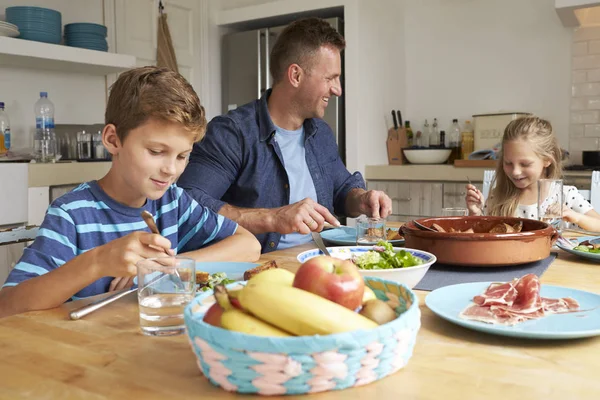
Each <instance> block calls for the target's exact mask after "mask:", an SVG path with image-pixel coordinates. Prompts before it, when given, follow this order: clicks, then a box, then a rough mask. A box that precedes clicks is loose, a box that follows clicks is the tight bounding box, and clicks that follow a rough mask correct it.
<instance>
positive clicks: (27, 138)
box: [0, 0, 106, 148]
mask: <svg viewBox="0 0 600 400" xmlns="http://www.w3.org/2000/svg"><path fill="white" fill-rule="evenodd" d="M23 3H24V2H23V1H22V0H21V1H19V0H0V19H2V20H4V9H5V7H10V6H16V5H24V4H23ZM26 3H27V5H30V6H40V7H46V8H52V9H55V10H57V11H60V12H61V13H62V24H63V26H64V25H65V24H68V23H71V22H95V23H103V5H102V0H85V1H80V0H27V2H26ZM40 91H47V92H48V97H49V98H50V99H51V100H52V102H53V103H54V106H55V109H56V115H55V122H56V123H57V124H90V123H97V122H103V121H104V108H105V105H106V98H105V78H104V77H101V76H89V75H83V74H69V73H61V72H51V71H45V70H42V69H40V70H34V69H29V70H26V69H18V68H7V67H1V66H0V101H4V102H5V103H6V111H7V112H8V114H9V117H10V122H11V129H12V137H13V145H14V147H15V148H22V147H27V146H31V145H32V143H33V136H32V132H33V131H34V130H35V117H34V112H33V105H34V103H35V102H36V101H37V99H38V98H39V92H40Z"/></svg>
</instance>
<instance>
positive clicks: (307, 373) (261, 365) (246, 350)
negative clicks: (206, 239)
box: [184, 278, 421, 395]
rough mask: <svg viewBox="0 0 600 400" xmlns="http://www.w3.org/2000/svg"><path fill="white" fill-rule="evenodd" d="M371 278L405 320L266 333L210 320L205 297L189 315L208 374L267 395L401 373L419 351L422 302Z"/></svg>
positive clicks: (235, 388)
mask: <svg viewBox="0 0 600 400" xmlns="http://www.w3.org/2000/svg"><path fill="white" fill-rule="evenodd" d="M365 282H366V283H367V285H368V286H369V287H370V288H371V289H373V291H374V292H375V294H376V296H377V298H379V299H381V300H384V301H387V302H388V304H392V305H393V306H394V308H395V310H396V312H397V314H398V317H397V318H396V319H395V320H393V321H391V322H389V323H387V324H384V325H381V326H379V327H377V328H375V329H371V330H358V331H353V332H346V333H339V334H334V335H326V336H319V335H315V336H297V337H290V338H265V337H259V336H252V335H246V334H242V333H238V332H233V331H228V330H225V329H221V328H217V327H214V326H211V325H209V324H207V323H205V322H204V321H202V318H203V317H204V313H205V312H206V310H207V309H208V307H209V306H210V304H212V303H213V299H214V298H213V296H212V292H206V293H203V294H201V295H199V296H198V297H196V298H195V299H194V300H193V301H192V302H191V303H190V304H189V305H188V306H187V307H186V309H185V313H184V316H185V323H186V326H187V333H188V337H189V340H190V345H191V346H192V349H193V351H194V353H195V354H196V357H197V362H198V367H199V368H200V371H201V372H202V374H204V376H206V377H207V378H208V380H209V381H210V382H211V383H213V384H214V385H216V386H220V387H222V388H223V389H225V390H228V391H232V392H239V393H257V394H261V395H283V394H304V393H316V392H322V391H327V390H339V389H346V388H349V387H355V386H361V385H366V384H368V383H371V382H373V381H376V380H378V379H381V378H384V377H386V376H387V375H390V374H393V373H394V372H396V371H398V370H399V369H401V368H403V367H404V366H405V365H406V364H407V363H408V360H409V359H410V357H411V356H412V351H413V347H414V345H415V341H416V337H417V333H418V331H419V328H420V326H421V313H420V311H419V304H418V299H417V297H416V295H415V294H414V292H412V291H411V290H410V289H409V288H408V287H406V286H404V285H401V284H398V283H395V282H391V281H386V280H382V279H378V278H365Z"/></svg>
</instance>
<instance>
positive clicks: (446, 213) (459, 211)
mask: <svg viewBox="0 0 600 400" xmlns="http://www.w3.org/2000/svg"><path fill="white" fill-rule="evenodd" d="M467 215H469V210H468V209H466V208H464V207H446V208H442V217H466V216H467Z"/></svg>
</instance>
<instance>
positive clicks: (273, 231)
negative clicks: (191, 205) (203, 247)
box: [178, 18, 392, 252]
mask: <svg viewBox="0 0 600 400" xmlns="http://www.w3.org/2000/svg"><path fill="white" fill-rule="evenodd" d="M345 46H346V43H345V41H344V38H343V37H342V36H341V35H340V34H339V33H338V32H337V31H336V30H335V29H334V28H332V27H331V26H330V25H329V24H328V23H327V22H326V21H324V20H322V19H319V18H306V19H302V20H298V21H296V22H294V23H292V24H291V25H289V26H288V27H287V28H286V29H285V30H284V31H283V32H282V33H281V35H280V36H279V38H278V39H277V42H276V43H275V46H274V47H273V50H272V52H271V54H270V69H271V70H270V72H271V75H272V76H273V88H272V89H271V90H268V91H267V92H266V93H265V95H264V96H263V97H262V98H260V99H259V100H256V101H254V102H252V103H249V104H246V105H244V106H241V107H239V108H237V109H236V110H233V111H230V112H229V113H227V115H224V116H220V117H216V118H214V119H213V120H212V121H211V122H210V124H209V125H208V131H207V133H206V137H205V139H204V140H203V141H202V142H200V143H198V144H196V145H195V146H194V150H193V152H192V155H191V157H190V162H189V164H188V166H187V167H186V169H185V171H184V173H183V174H182V176H181V178H180V180H179V182H178V184H179V185H180V186H182V187H183V188H184V189H186V190H187V191H188V192H189V193H190V195H191V196H192V197H193V198H195V199H196V200H197V201H198V202H200V204H202V205H204V206H207V207H209V208H211V209H213V210H214V211H216V212H218V213H220V214H222V215H224V216H226V217H228V218H230V219H232V220H234V221H236V222H237V223H238V224H240V225H241V226H243V227H245V228H246V229H248V230H249V231H251V232H252V233H254V234H255V235H256V236H257V238H258V240H259V241H260V242H261V245H262V251H263V252H268V251H272V250H275V249H283V248H287V247H291V246H294V245H297V244H301V243H306V242H308V241H310V240H311V238H310V235H309V233H310V232H311V231H321V230H322V229H323V224H324V223H325V222H328V223H330V224H332V225H336V226H337V225H339V222H338V220H337V219H336V218H335V217H334V216H333V213H335V214H338V215H346V216H348V217H357V216H359V215H361V214H367V215H369V216H375V217H379V216H381V217H387V216H388V215H389V214H390V213H391V208H392V207H391V200H390V198H389V197H388V196H387V195H385V194H384V193H383V192H381V191H375V190H370V191H366V190H365V182H364V180H363V178H362V176H361V175H360V173H358V172H355V173H354V174H350V173H349V172H348V170H347V169H346V167H345V166H344V164H343V163H342V161H341V159H340V157H339V155H338V150H337V145H336V143H335V137H334V135H333V132H332V131H331V128H330V127H329V126H328V125H327V124H326V123H325V122H324V121H323V120H322V118H323V115H324V114H325V108H326V107H327V103H328V101H329V98H330V97H331V96H340V95H341V94H342V89H341V85H340V74H341V55H340V52H341V51H342V50H343V49H344V47H345ZM242 68H243V67H242Z"/></svg>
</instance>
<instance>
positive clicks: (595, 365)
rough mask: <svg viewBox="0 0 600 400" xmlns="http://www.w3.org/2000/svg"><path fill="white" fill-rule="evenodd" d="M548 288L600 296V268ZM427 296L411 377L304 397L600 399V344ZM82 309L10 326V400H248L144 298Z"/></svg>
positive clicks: (1, 365) (6, 348)
mask: <svg viewBox="0 0 600 400" xmlns="http://www.w3.org/2000/svg"><path fill="white" fill-rule="evenodd" d="M313 247H314V245H312V244H311V245H305V246H301V247H298V248H294V249H288V250H283V251H276V252H273V253H269V254H265V255H264V256H263V257H262V258H261V261H266V260H276V261H277V263H278V264H279V265H280V266H282V267H286V268H289V269H291V270H295V269H296V268H297V267H298V265H299V264H298V262H297V261H296V255H297V254H298V253H299V252H300V251H303V250H305V249H308V248H313ZM542 283H545V284H556V285H561V286H568V287H572V288H577V289H582V290H588V291H591V292H596V293H599V292H600V264H594V263H592V262H588V261H584V260H582V259H579V258H577V257H575V256H572V255H570V254H567V253H564V252H560V254H559V257H558V258H557V259H556V260H555V261H554V262H553V263H552V265H551V266H550V268H549V269H548V270H547V271H546V273H544V275H543V276H542ZM418 295H419V299H420V300H421V312H422V320H421V321H422V327H421V330H420V332H419V335H418V337H417V344H416V346H415V349H414V354H413V357H412V358H411V359H410V361H409V363H408V365H407V366H406V367H405V368H404V369H403V370H400V371H399V372H397V373H395V374H393V375H391V376H389V377H387V378H385V379H383V380H380V381H377V382H375V383H372V384H370V385H367V386H364V387H360V388H353V389H347V390H344V391H341V392H340V391H334V392H326V393H321V394H315V395H311V396H310V397H309V396H296V397H295V398H310V399H327V400H331V399H340V398H343V399H346V400H348V399H361V400H366V399H378V400H388V399H444V400H454V399H457V400H458V399H461V400H462V399H485V400H491V399H502V400H506V399H544V400H550V399H560V400H565V399H599V398H600V379H599V378H598V372H599V371H600V337H595V338H590V339H581V340H564V341H533V340H520V339H511V338H506V337H501V336H492V335H488V334H484V333H479V332H475V331H471V330H468V329H464V328H461V327H459V326H456V325H453V324H451V323H448V322H446V321H444V320H442V319H440V318H438V317H436V316H435V315H433V314H432V313H431V312H430V311H429V309H428V308H427V307H426V306H425V305H424V299H425V296H426V295H427V292H418ZM83 301H84V300H82V301H81V302H83ZM85 301H88V302H89V301H90V300H85ZM81 302H79V303H78V304H74V303H72V304H65V305H64V306H62V307H60V308H57V309H53V310H48V311H40V312H30V313H27V314H22V315H17V316H13V317H9V318H4V319H0V357H1V360H0V399H15V398H26V399H39V398H49V399H55V398H56V399H58V398H61V399H62V398H85V399H134V398H143V399H155V398H156V399H159V398H172V399H191V398H199V399H228V398H234V396H240V397H244V396H241V395H236V394H232V393H228V392H225V391H224V390H222V389H219V388H217V387H214V386H213V385H211V384H210V383H209V382H208V381H207V380H206V379H205V378H204V377H202V376H201V375H200V372H199V370H198V367H197V366H196V361H195V356H194V354H193V353H192V351H191V348H190V345H189V344H188V342H187V338H186V336H184V335H180V336H175V337H162V338H159V337H147V336H143V335H142V334H141V333H140V330H139V324H138V307H137V299H136V297H135V296H128V297H127V298H124V299H121V300H119V301H117V302H115V303H113V304H111V305H110V306H107V307H105V308H103V309H101V310H98V311H96V312H95V313H93V314H90V315H89V316H87V317H86V318H85V319H83V320H79V321H70V320H69V319H68V311H69V310H70V309H72V308H74V307H76V306H79V305H81V304H82V303H81ZM245 397H249V396H245ZM288 398H289V397H288Z"/></svg>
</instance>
